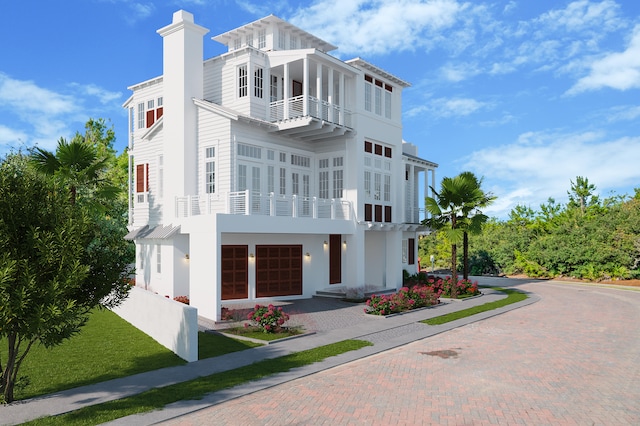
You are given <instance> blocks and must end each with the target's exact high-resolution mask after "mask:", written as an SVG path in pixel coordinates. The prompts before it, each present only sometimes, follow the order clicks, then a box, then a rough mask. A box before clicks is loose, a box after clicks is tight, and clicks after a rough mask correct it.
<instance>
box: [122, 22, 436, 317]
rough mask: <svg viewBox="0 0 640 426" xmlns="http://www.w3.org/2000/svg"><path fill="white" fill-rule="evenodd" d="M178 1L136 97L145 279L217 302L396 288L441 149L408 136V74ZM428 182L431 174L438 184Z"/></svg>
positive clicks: (133, 153) (294, 33)
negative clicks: (424, 149)
mask: <svg viewBox="0 0 640 426" xmlns="http://www.w3.org/2000/svg"><path fill="white" fill-rule="evenodd" d="M207 32H208V30H207V29H206V28H203V27H201V26H199V25H197V24H195V23H194V19H193V15H192V14H190V13H188V12H185V11H182V10H181V11H178V12H176V13H174V15H173V22H172V23H171V24H169V25H167V26H166V27H164V28H161V29H159V30H158V34H160V36H161V37H162V38H163V55H164V58H163V67H164V69H163V75H161V76H159V77H155V78H152V79H150V80H147V81H144V82H141V83H138V84H135V85H133V86H131V87H130V88H129V89H131V90H132V91H133V94H132V96H131V97H130V98H129V99H128V100H127V101H126V103H125V104H124V107H125V108H127V109H128V110H129V129H130V135H129V155H130V157H129V170H130V179H129V181H130V194H129V195H130V196H129V200H130V206H129V230H130V233H129V234H128V235H127V238H128V239H131V240H133V241H134V242H135V245H136V258H137V260H136V269H137V272H136V285H137V286H140V287H144V288H146V289H149V290H151V291H154V292H157V293H158V294H161V295H167V296H169V297H175V296H188V297H189V298H190V300H191V305H192V306H195V307H196V308H198V311H199V315H201V316H204V317H206V318H210V319H213V320H219V319H220V313H221V312H220V311H221V305H222V304H223V303H225V304H229V303H234V302H235V301H243V302H247V301H252V302H254V301H256V302H260V301H261V300H266V299H269V298H274V297H278V298H279V299H284V300H286V299H295V298H308V297H312V296H313V295H314V294H316V293H317V292H318V291H321V290H325V289H328V288H329V289H336V288H342V289H344V290H348V291H351V292H356V293H358V294H362V292H363V291H364V290H365V288H366V289H373V288H376V289H383V288H387V289H397V288H399V287H400V286H401V284H402V271H403V270H407V271H408V272H410V273H414V272H416V270H417V258H416V256H417V245H416V244H417V238H416V235H417V233H418V232H421V231H424V228H423V227H422V226H421V225H420V221H421V219H423V218H424V209H423V203H424V201H423V200H424V194H423V192H424V188H428V186H429V185H434V181H435V169H436V167H437V164H435V163H432V162H430V161H427V160H424V159H421V158H419V157H418V156H417V150H416V147H415V146H413V145H411V144H409V143H404V142H403V140H402V121H401V111H402V105H401V102H402V90H403V89H404V88H406V87H408V86H409V84H408V83H406V82H405V81H403V80H402V79H400V78H398V77H396V76H394V75H392V74H390V73H388V72H386V71H384V70H382V69H380V68H378V67H376V66H375V65H373V64H370V63H368V62H366V61H364V60H363V59H360V58H356V59H352V60H349V61H342V60H340V59H337V58H336V57H334V56H331V55H330V54H329V52H331V51H332V50H334V49H336V47H335V46H333V45H331V44H329V43H327V42H325V41H323V40H321V39H319V38H317V37H315V36H313V35H312V34H309V33H307V32H305V31H304V30H302V29H300V28H297V27H295V26H293V25H291V24H290V23H288V22H286V21H283V20H282V19H280V18H277V17H275V16H273V15H271V16H267V17H265V18H263V19H260V20H258V21H255V22H252V23H250V24H247V25H244V26H242V27H240V28H236V29H234V30H231V31H229V32H226V33H224V34H220V35H218V36H215V37H213V40H214V41H215V42H219V43H222V44H224V45H225V46H227V48H228V50H227V52H226V53H224V54H222V55H220V56H216V57H214V58H211V59H207V60H204V61H203V37H204V35H205V34H207ZM434 186H435V185H434Z"/></svg>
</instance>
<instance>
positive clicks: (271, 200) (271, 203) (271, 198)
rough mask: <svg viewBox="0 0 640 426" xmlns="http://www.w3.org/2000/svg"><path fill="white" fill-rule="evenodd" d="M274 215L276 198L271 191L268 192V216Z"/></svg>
mask: <svg viewBox="0 0 640 426" xmlns="http://www.w3.org/2000/svg"><path fill="white" fill-rule="evenodd" d="M275 215H276V200H275V194H274V193H273V192H270V193H269V216H275Z"/></svg>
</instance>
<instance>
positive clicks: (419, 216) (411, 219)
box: [404, 207, 428, 223]
mask: <svg viewBox="0 0 640 426" xmlns="http://www.w3.org/2000/svg"><path fill="white" fill-rule="evenodd" d="M404 215H405V218H404V221H405V223H422V221H423V220H425V219H426V218H427V217H428V216H427V211H426V210H425V209H421V208H418V207H405V213H404Z"/></svg>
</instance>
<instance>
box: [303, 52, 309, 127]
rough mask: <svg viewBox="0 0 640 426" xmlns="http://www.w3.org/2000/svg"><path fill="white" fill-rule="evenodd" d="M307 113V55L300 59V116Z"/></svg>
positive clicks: (304, 115) (305, 115)
mask: <svg viewBox="0 0 640 426" xmlns="http://www.w3.org/2000/svg"><path fill="white" fill-rule="evenodd" d="M308 115H309V57H308V56H305V57H304V59H303V60H302V116H303V117H307V116H308Z"/></svg>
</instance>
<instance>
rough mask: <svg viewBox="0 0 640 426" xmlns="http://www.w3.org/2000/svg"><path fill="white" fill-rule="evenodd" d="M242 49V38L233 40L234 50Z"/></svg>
mask: <svg viewBox="0 0 640 426" xmlns="http://www.w3.org/2000/svg"><path fill="white" fill-rule="evenodd" d="M241 47H242V38H240V37H238V38H237V39H235V40H233V49H234V50H238V49H240V48H241Z"/></svg>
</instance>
